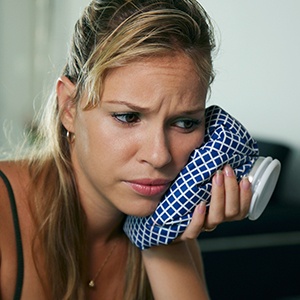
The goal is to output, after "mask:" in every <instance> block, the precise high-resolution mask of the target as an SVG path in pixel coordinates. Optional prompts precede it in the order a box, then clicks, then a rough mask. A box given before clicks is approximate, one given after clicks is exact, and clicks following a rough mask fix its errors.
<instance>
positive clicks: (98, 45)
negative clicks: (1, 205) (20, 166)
mask: <svg viewBox="0 0 300 300" xmlns="http://www.w3.org/2000/svg"><path fill="white" fill-rule="evenodd" d="M213 49H214V39H213V33H212V26H211V24H210V21H209V18H208V16H207V14H206V12H205V11H204V9H203V8H202V7H201V5H200V4H199V3H198V2H197V1H196V0H182V1H179V0H161V1H159V0H132V1H130V0H127V1H126V0H94V1H92V2H91V3H90V5H89V6H88V7H87V8H86V9H85V10H84V12H83V15H82V17H81V18H80V19H79V20H78V22H77V23H76V25H75V30H74V34H73V38H72V43H71V45H70V51H69V56H68V60H67V63H66V66H65V67H64V69H63V72H62V75H65V76H67V77H68V78H69V79H70V80H71V81H72V82H73V83H74V84H75V86H76V95H75V97H74V99H73V101H74V103H75V104H78V103H79V102H80V101H81V99H82V96H83V95H86V96H87V97H85V98H86V99H88V100H87V103H86V106H85V109H92V108H93V107H95V106H96V105H97V104H98V103H99V101H100V100H101V92H102V87H103V82H104V80H105V76H106V74H107V72H108V71H109V70H111V69H113V68H116V67H119V66H123V65H126V64H128V63H130V62H132V61H134V60H138V59H144V58H147V57H151V56H163V55H172V54H175V53H178V52H181V53H184V54H185V55H187V56H189V57H190V58H191V59H192V60H193V62H194V63H195V69H196V70H197V72H198V74H199V77H200V79H201V82H202V84H203V86H204V87H205V88H209V85H210V83H211V82H212V81H213V78H214V74H213V67H212V58H211V54H212V50H213ZM60 114H61V112H60V111H59V108H58V105H57V101H56V95H55V94H54V95H53V96H52V97H50V99H49V102H48V104H47V106H46V108H45V113H44V115H43V116H42V118H41V124H40V127H39V134H38V138H37V141H36V147H35V150H34V151H32V152H31V155H30V157H29V160H30V171H31V175H32V182H33V187H34V194H35V199H34V201H33V205H32V207H33V208H32V210H33V213H34V216H35V221H36V223H37V226H38V232H37V238H36V242H35V244H34V246H33V248H34V251H35V249H36V247H38V246H40V247H42V248H43V250H44V253H46V255H45V261H44V262H43V263H44V264H45V266H44V268H45V270H46V272H47V278H48V279H49V282H50V287H48V288H49V290H50V293H51V298H54V299H84V281H85V276H86V270H85V250H86V249H85V235H84V234H85V215H84V212H83V210H82V208H81V205H80V200H79V196H78V191H77V186H76V181H75V178H74V175H73V174H74V173H73V169H72V163H71V158H70V151H69V143H68V141H67V138H66V129H65V128H64V126H63V125H62V123H61V120H60ZM37 265H38V263H37ZM124 299H130V300H133V299H152V295H151V290H150V286H149V282H148V280H147V276H146V273H145V270H144V267H143V265H142V261H141V255H140V251H139V250H138V249H135V247H134V246H132V245H130V246H129V255H128V261H127V274H126V295H125V296H124Z"/></svg>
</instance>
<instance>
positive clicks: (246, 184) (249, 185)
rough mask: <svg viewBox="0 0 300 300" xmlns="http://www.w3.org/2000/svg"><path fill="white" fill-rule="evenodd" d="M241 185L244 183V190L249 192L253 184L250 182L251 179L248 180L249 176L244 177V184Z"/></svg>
mask: <svg viewBox="0 0 300 300" xmlns="http://www.w3.org/2000/svg"><path fill="white" fill-rule="evenodd" d="M241 183H242V188H243V189H244V190H249V189H250V188H251V183H250V181H249V179H248V177H247V176H244V177H243V178H242V182H241Z"/></svg>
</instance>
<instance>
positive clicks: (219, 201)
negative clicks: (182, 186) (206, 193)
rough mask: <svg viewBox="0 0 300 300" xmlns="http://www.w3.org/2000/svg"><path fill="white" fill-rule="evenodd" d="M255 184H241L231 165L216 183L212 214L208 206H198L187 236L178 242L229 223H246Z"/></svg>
mask: <svg viewBox="0 0 300 300" xmlns="http://www.w3.org/2000/svg"><path fill="white" fill-rule="evenodd" d="M251 197H252V191H251V183H250V182H249V180H248V179H247V178H243V179H242V180H241V181H240V183H238V182H237V179H236V176H235V173H234V171H233V169H232V168H231V167H230V166H229V165H227V166H225V167H224V169H223V170H222V171H219V172H217V173H216V174H215V175H214V177H213V179H212V191H211V200H210V207H209V211H208V213H207V214H206V203H205V201H202V202H201V203H200V204H199V205H197V206H196V208H195V211H194V214H193V218H192V221H191V223H190V224H189V226H188V227H187V228H186V230H185V231H184V233H183V234H182V235H181V236H180V237H178V238H177V239H176V240H181V241H182V240H186V239H195V238H197V236H198V235H199V234H200V233H201V232H202V231H211V230H213V229H215V228H216V227H217V226H218V225H219V224H221V223H223V222H226V221H234V220H241V219H244V218H245V217H246V216H247V214H248V212H249V208H250V202H251Z"/></svg>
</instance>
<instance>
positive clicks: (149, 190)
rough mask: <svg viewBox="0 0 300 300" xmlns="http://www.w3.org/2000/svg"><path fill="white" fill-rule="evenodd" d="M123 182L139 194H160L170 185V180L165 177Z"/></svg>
mask: <svg viewBox="0 0 300 300" xmlns="http://www.w3.org/2000/svg"><path fill="white" fill-rule="evenodd" d="M125 183H126V184H127V185H128V186H129V187H130V188H131V189H132V190H133V191H134V192H136V193H137V194H139V195H141V196H148V197H149V196H162V195H163V194H164V193H165V192H166V191H167V189H168V188H169V186H170V183H171V181H170V180H165V179H155V180H151V179H139V180H133V181H125Z"/></svg>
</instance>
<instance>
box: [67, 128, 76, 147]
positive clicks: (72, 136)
mask: <svg viewBox="0 0 300 300" xmlns="http://www.w3.org/2000/svg"><path fill="white" fill-rule="evenodd" d="M66 138H67V140H68V142H69V144H72V143H74V141H75V133H72V132H70V131H68V130H67V134H66Z"/></svg>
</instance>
